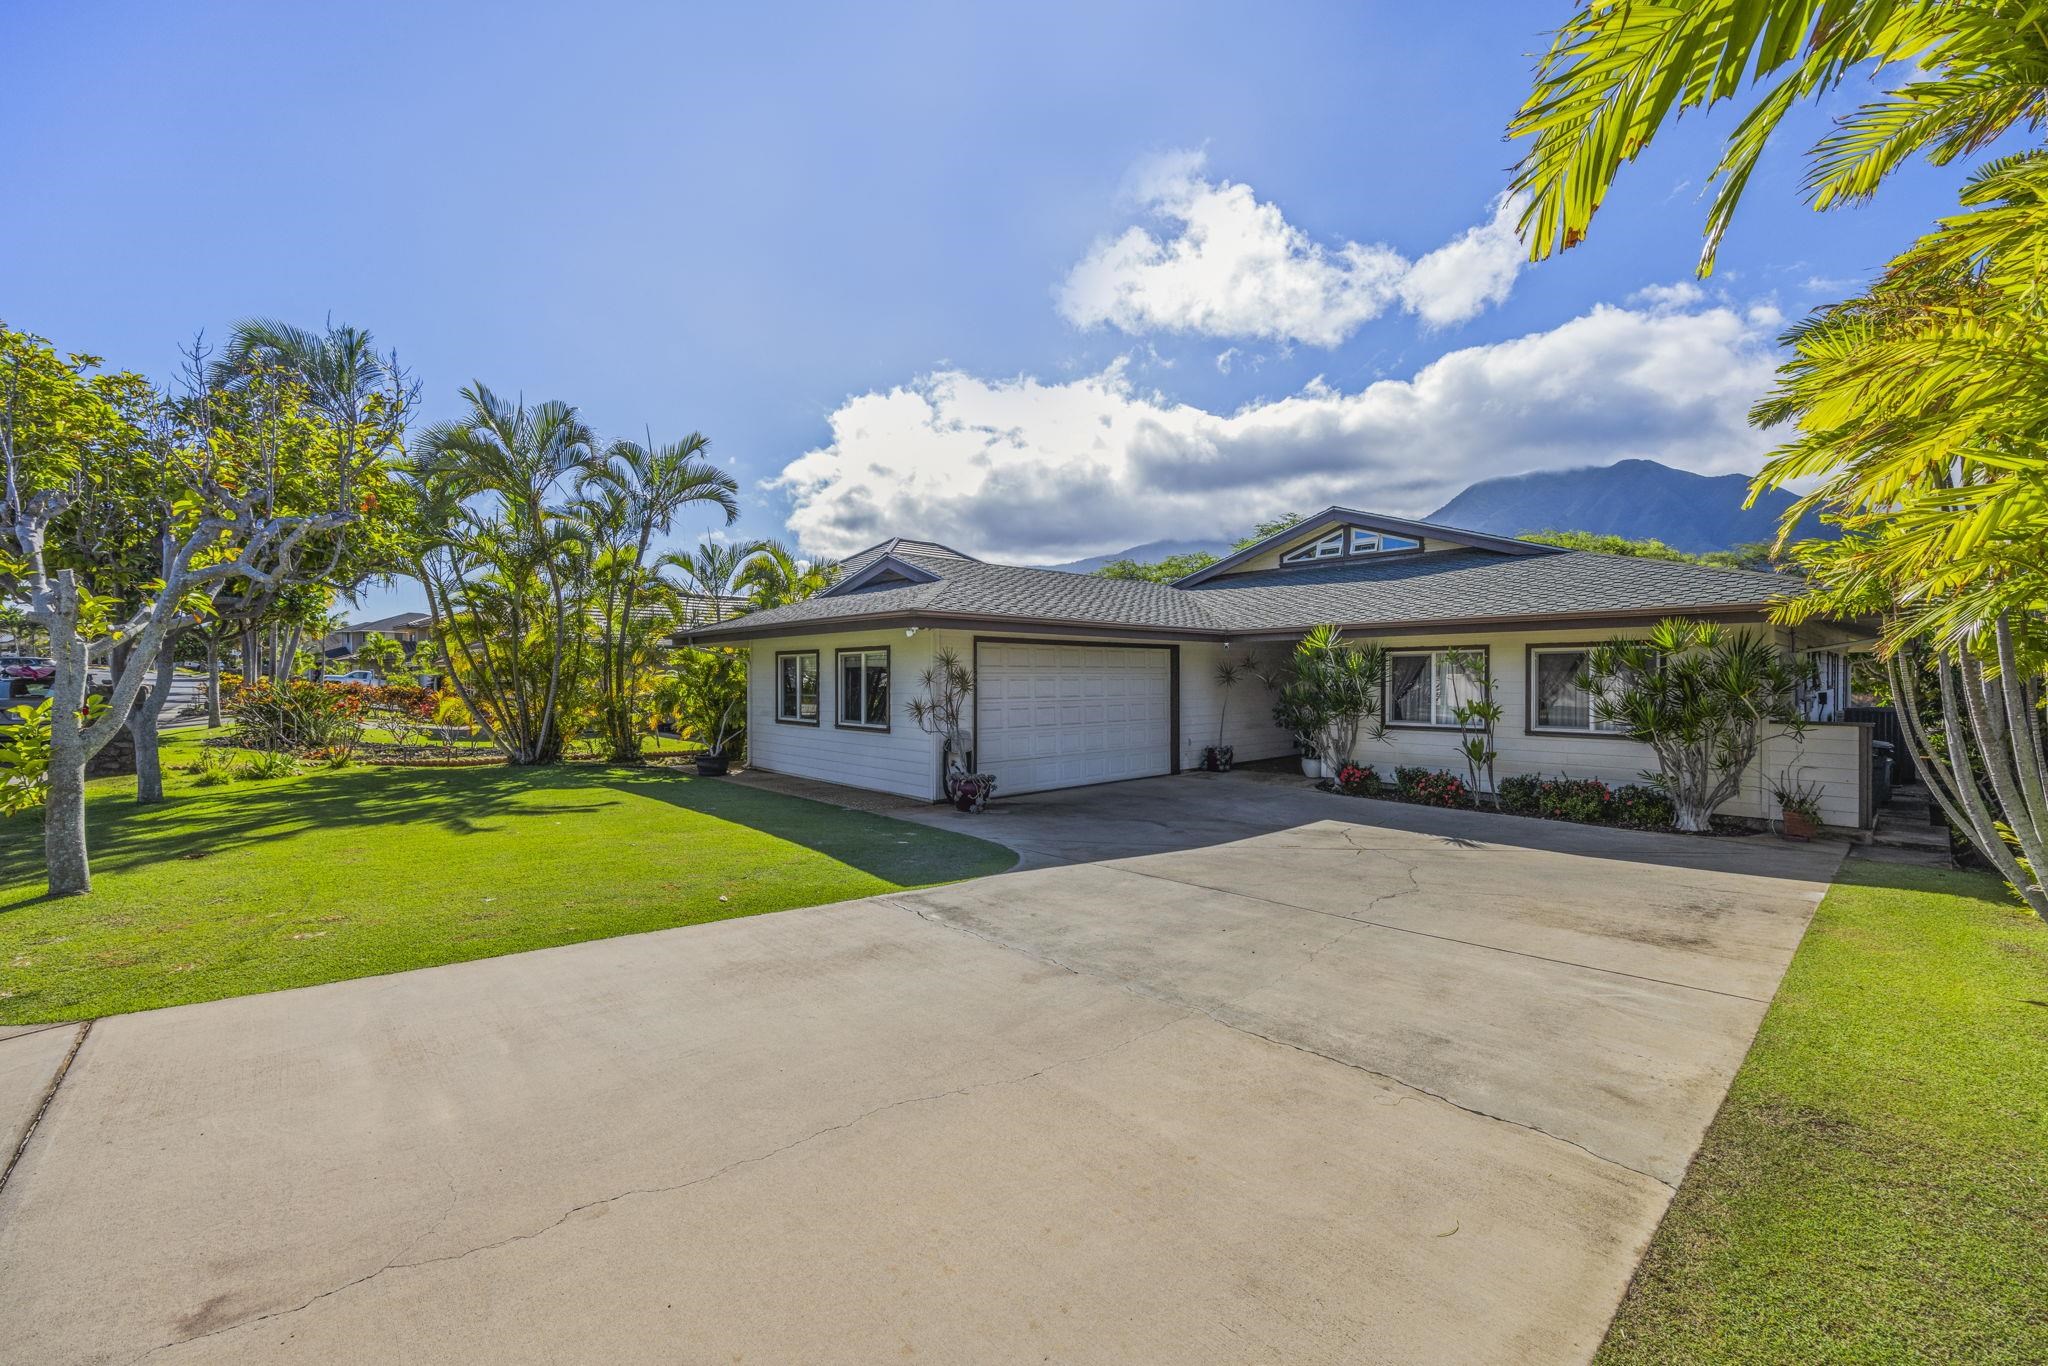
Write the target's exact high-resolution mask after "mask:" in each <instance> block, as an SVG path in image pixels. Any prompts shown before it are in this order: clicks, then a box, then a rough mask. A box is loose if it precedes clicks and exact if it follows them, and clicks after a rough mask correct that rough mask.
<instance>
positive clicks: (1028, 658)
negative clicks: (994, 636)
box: [976, 643, 1173, 792]
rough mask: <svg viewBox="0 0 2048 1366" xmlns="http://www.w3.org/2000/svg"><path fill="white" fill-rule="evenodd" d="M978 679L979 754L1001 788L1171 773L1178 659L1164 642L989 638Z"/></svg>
mask: <svg viewBox="0 0 2048 1366" xmlns="http://www.w3.org/2000/svg"><path fill="white" fill-rule="evenodd" d="M976 686H977V689H978V695H979V697H980V699H981V703H980V712H981V714H980V726H981V735H980V737H979V740H978V742H977V749H978V751H979V760H980V763H981V766H982V767H983V768H986V769H988V770H989V771H990V772H993V773H994V774H995V775H996V778H997V781H998V783H999V784H1000V790H1001V791H1004V792H1037V791H1043V790H1044V789H1047V788H1055V787H1074V786H1080V785H1082V784H1086V783H1104V782H1116V781H1119V780H1121V779H1125V778H1142V777H1150V776H1153V775H1156V774H1162V773H1168V772H1171V771H1172V766H1173V749H1172V746H1173V736H1172V712H1171V690H1172V667H1171V664H1170V655H1169V652H1168V651H1167V650H1166V649H1164V648H1160V647H1150V646H1147V647H1140V648H1134V649H1113V648H1108V647H1104V646H1084V645H1000V644H993V643H991V644H985V645H983V646H982V647H981V650H980V677H979V678H978V679H977V680H976ZM1027 699H1028V700H1027Z"/></svg>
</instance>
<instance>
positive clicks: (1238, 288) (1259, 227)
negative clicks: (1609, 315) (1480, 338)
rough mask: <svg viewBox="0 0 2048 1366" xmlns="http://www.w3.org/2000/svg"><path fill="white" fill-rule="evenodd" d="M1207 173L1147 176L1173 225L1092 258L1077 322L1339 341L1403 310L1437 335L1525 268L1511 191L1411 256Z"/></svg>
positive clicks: (1142, 192)
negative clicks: (1304, 220) (1323, 230)
mask: <svg viewBox="0 0 2048 1366" xmlns="http://www.w3.org/2000/svg"><path fill="white" fill-rule="evenodd" d="M1202 172H1203V156H1202V154H1201V153H1199V152H1177V153H1173V154H1172V155H1170V156H1166V157H1162V158H1159V159H1158V160H1156V161H1154V162H1151V163H1149V164H1148V165H1146V166H1144V167H1142V168H1141V169H1140V171H1139V172H1138V173H1137V175H1136V176H1135V177H1134V180H1133V185H1134V191H1135V194H1136V198H1137V200H1138V203H1139V205H1140V206H1141V207H1142V208H1143V209H1144V211H1145V212H1147V213H1149V214H1152V215H1154V216H1156V217H1158V218H1160V219H1163V220H1165V222H1166V223H1167V224H1168V225H1170V230H1169V231H1166V232H1165V233H1163V234H1155V233H1153V232H1151V231H1148V230H1147V229H1145V228H1142V227H1132V228H1129V229H1126V230H1125V231H1124V232H1123V233H1122V234H1121V235H1119V236H1117V237H1114V238H1110V239H1108V240H1106V241H1103V242H1099V243H1097V244H1096V245H1095V246H1094V247H1093V248H1092V249H1090V250H1089V252H1088V253H1087V254H1086V255H1085V256H1083V257H1082V258H1081V260H1080V261H1079V262H1077V263H1076V264H1075V266H1074V268H1073V269H1072V270H1071V271H1069V272H1068V274H1067V278H1066V280H1065V282H1064V283H1063V284H1062V285H1061V286H1060V288H1059V291H1058V298H1059V308H1060V312H1061V314H1062V315H1063V316H1065V317H1066V318H1067V319H1068V321H1070V322H1073V323H1075V324H1077V325H1079V326H1082V327H1094V326H1099V325H1101V324H1104V323H1107V324H1109V325H1111V326H1114V327H1117V328H1119V329H1121V330H1122V331H1125V332H1130V333H1143V332H1149V331H1169V332H1192V333H1199V334H1202V335H1205V336H1214V337H1256V338H1264V339H1268V340H1273V341H1286V342H1304V343H1307V344H1310V345H1314V346H1336V345H1338V344H1339V343H1341V342H1342V341H1343V340H1344V339H1345V338H1346V337H1349V336H1350V335H1351V334H1352V333H1354V332H1356V331H1357V330H1358V329H1359V328H1360V327H1362V326H1363V325H1364V324H1366V323H1368V322H1370V321H1371V320H1372V319H1374V318H1377V317H1379V316H1380V315H1381V314H1383V313H1385V312H1387V311H1388V310H1389V309H1392V308H1397V307H1398V308H1402V309H1405V310H1407V311H1408V312H1410V313H1413V314H1415V315H1416V316H1418V317H1420V318H1421V319H1422V320H1423V321H1424V322H1426V323H1428V324H1430V325H1431V326H1447V325H1449V324H1452V323H1457V322H1463V321H1465V320H1466V319H1468V318H1472V317H1476V316H1477V315H1478V314H1479V313H1480V312H1482V311H1483V310H1484V309H1485V308H1486V307H1487V306H1488V305H1490V304H1497V303H1500V302H1501V301H1502V300H1504V299H1506V298H1507V296H1508V292H1509V290H1510V289H1511V288H1513V286H1514V282H1515V276H1516V274H1517V273H1518V272H1519V271H1520V270H1521V267H1522V260H1523V255H1524V252H1523V248H1522V244H1521V242H1520V241H1519V240H1518V239H1517V237H1516V235H1515V220H1516V217H1517V214H1518V212H1519V206H1518V205H1517V204H1516V203H1514V202H1513V201H1512V200H1510V199H1509V198H1508V197H1507V196H1505V195H1503V196H1501V197H1500V198H1499V199H1497V200H1496V201H1495V202H1494V205H1493V209H1492V213H1491V215H1490V216H1489V218H1488V219H1487V221H1486V222H1484V223H1481V224H1479V225H1477V226H1475V227H1473V228H1470V229H1468V230H1466V231H1465V232H1464V233H1463V234H1461V235H1460V236H1458V237H1457V238H1455V239H1454V240H1452V241H1450V242H1447V243H1445V244H1444V245H1443V246H1441V247H1438V248H1436V249H1435V250H1434V251H1431V252H1429V253H1427V254H1426V255H1424V256H1422V257H1421V258H1419V259H1417V260H1413V261H1411V260H1409V259H1408V258H1407V257H1405V256H1403V255H1402V254H1401V253H1400V252H1398V251H1396V250H1394V249H1393V248H1392V247H1389V246H1385V245H1381V244H1376V243H1360V242H1345V243H1343V244H1342V245H1339V246H1334V247H1327V246H1324V245H1323V244H1322V243H1319V242H1316V241H1314V240H1313V239H1311V238H1310V237H1309V235H1308V234H1307V233H1306V232H1304V231H1302V230H1301V229H1300V228H1298V227H1296V226H1295V225H1293V224H1292V223H1289V222H1288V221H1287V219H1286V217H1285V216H1284V215H1283V214H1282V213H1281V212H1280V208H1279V206H1278V205H1276V204H1272V203H1270V202H1261V201H1260V200H1259V199H1258V197H1257V196H1256V195H1254V194H1253V193H1252V189H1251V187H1250V186H1249V185H1241V184H1235V183H1232V182H1230V181H1227V180H1224V181H1213V180H1210V179H1208V178H1207V177H1206V176H1204V175H1203V173H1202Z"/></svg>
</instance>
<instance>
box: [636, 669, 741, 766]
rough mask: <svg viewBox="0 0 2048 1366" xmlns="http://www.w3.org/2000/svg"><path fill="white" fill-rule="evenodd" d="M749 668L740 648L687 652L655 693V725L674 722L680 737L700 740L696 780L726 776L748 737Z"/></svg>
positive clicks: (653, 719) (653, 717)
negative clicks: (744, 739) (736, 751)
mask: <svg viewBox="0 0 2048 1366" xmlns="http://www.w3.org/2000/svg"><path fill="white" fill-rule="evenodd" d="M746 715H747V666H746V660H745V657H744V656H742V655H741V654H740V653H739V652H738V651H737V650H730V649H725V650H697V649H692V650H685V651H683V652H682V653H681V655H680V656H679V657H678V659H677V661H676V672H675V674H674V676H673V677H671V678H667V679H664V680H663V681H662V682H661V683H660V684H659V685H658V686H657V687H656V689H655V701H654V715H653V716H652V717H651V718H650V719H651V720H652V721H653V723H654V724H656V725H659V724H660V723H661V722H662V721H664V720H668V721H671V722H672V723H673V724H674V726H675V730H676V733H677V734H678V735H684V736H688V737H690V738H692V739H694V740H696V741H697V742H698V743H699V744H701V745H703V746H704V748H703V750H702V751H701V752H699V753H698V755H697V759H696V763H697V776H698V777H700V778H719V777H723V776H724V775H725V774H726V772H727V771H728V769H729V768H730V766H731V762H732V751H733V750H734V749H735V748H736V747H737V744H738V741H739V739H740V737H741V736H743V735H744V734H746Z"/></svg>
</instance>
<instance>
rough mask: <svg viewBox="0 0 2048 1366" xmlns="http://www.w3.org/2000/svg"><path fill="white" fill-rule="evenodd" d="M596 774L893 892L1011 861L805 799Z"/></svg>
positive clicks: (702, 782)
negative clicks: (891, 886) (839, 866)
mask: <svg viewBox="0 0 2048 1366" xmlns="http://www.w3.org/2000/svg"><path fill="white" fill-rule="evenodd" d="M603 772H604V774H605V781H606V783H607V784H609V785H610V786H611V787H613V788H616V789H617V790H619V791H621V792H630V793H632V794H633V795H634V796H638V797H651V798H653V799H654V800H655V801H660V802H667V803H668V804H669V805H671V806H679V807H682V808H684V809H685V810H689V811H696V812H699V813H701V814H703V815H706V816H710V817H712V818H714V819H716V820H722V821H731V822H732V823H733V824H735V825H744V826H747V827H748V828H750V829H753V830H758V831H760V832H761V833H762V834H764V835H773V836H774V837H775V838H777V839H780V840H787V841H788V842H789V843H791V844H800V845H802V846H803V847H805V848H806V849H809V850H812V851H813V852H815V853H819V854H823V855H825V857H827V858H829V859H833V860H835V861H836V862H839V863H843V864H845V865H846V866H847V867H849V868H857V869H859V870H860V871H861V872H864V873H867V874H870V875H871V876H874V877H878V878H881V879H882V880H883V881H885V882H893V883H896V884H898V885H899V886H909V885H913V884H917V883H928V882H946V881H952V880H954V879H957V878H964V877H980V876H983V875H986V874H988V873H999V872H1002V871H1003V870H1005V869H1007V868H1009V867H1011V866H1012V865H1013V864H1015V863H1016V861H1017V856H1016V854H1015V853H1014V852H1012V851H1011V850H1009V849H1007V848H1005V847H1004V846H1002V845H1000V844H995V843H993V842H991V841H989V840H985V839H980V838H978V837H976V836H972V835H966V834H955V833H954V832H952V831H949V830H939V829H935V828H933V827H931V826H929V825H923V824H918V823H915V822H911V821H901V820H897V819H896V818H895V817H893V816H883V815H879V814H876V813H874V812H870V811H856V810H853V809H852V808H849V807H842V806H833V805H831V804H829V803H826V802H815V801H812V800H810V799H809V798H806V797H792V796H786V795H784V794H782V793H778V792H767V791H763V790H762V789H760V788H758V787H747V786H743V785H741V784H738V783H725V782H721V781H719V780H718V779H715V778H705V779H689V778H686V779H683V780H681V781H678V780H677V776H676V775H675V773H674V772H673V771H664V770H661V769H649V768H640V769H635V768H607V769H605V770H603Z"/></svg>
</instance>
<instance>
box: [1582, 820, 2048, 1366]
mask: <svg viewBox="0 0 2048 1366" xmlns="http://www.w3.org/2000/svg"><path fill="white" fill-rule="evenodd" d="M2044 1155H2048V927H2044V926H2043V925H2042V924H2041V923H2040V921H2038V920H2037V919H2035V917H2034V916H2033V915H2032V914H2031V913H2029V912H2027V911H2026V910H2025V909H2023V908H2022V907H2020V906H2019V905H2018V903H2017V902H2016V901H2014V900H2013V899H2012V898H2011V897H2010V896H2009V895H2008V894H2007V892H2006V891H2005V889H2004V888H2003V887H2001V886H2000V885H1999V884H1998V883H1997V882H1996V881H1995V880H1994V879H1991V878H1986V877H1980V876H1976V875H1972V874H1965V873H1950V872H1943V871H1937V870H1927V869H1918V868H1902V867H1894V866H1888V865H1883V864H1875V863H1867V862H1861V861H1855V860H1852V861H1850V862H1848V863H1846V864H1844V865H1843V870H1842V876H1841V878H1840V879H1839V880H1838V881H1837V882H1836V884H1835V886H1834V888H1833V889H1832V890H1831V891H1830V892H1829V893H1828V895H1827V899H1826V900H1825V901H1824V902H1823V903H1822V905H1821V907H1820V909H1819V911H1818V913H1817V914H1816V916H1815V918H1814V921H1813V925H1812V927H1811V928H1810V929H1809V930H1808V931H1807V934H1806V940H1805V942H1804V944H1803V945H1802V946H1801V947H1800V949H1799V953H1798V955H1797V956H1796V957H1795V958H1794V959H1793V961H1792V966H1791V969H1790V971H1789V972H1788V973H1787V974H1786V977H1785V982H1784V985H1783V987H1782V988H1781V989H1780V990H1779V992H1778V996H1777V999H1776V1001H1775V1002H1774V1003H1773V1004H1772V1006H1771V1009H1770V1012H1769V1014H1768V1015H1767V1016H1766V1017H1765V1019H1764V1022H1763V1027H1762V1029H1761V1031H1760V1032H1759V1033H1758V1035H1757V1040H1756V1045H1755V1047H1754V1048H1753V1049H1752V1051H1751V1052H1750V1055H1749V1058H1748V1060H1747V1061H1745V1062H1744V1064H1743V1066H1742V1070H1741V1072H1740V1073H1739V1074H1738V1075H1737V1077H1736V1079H1735V1084H1734V1086H1733V1087H1732V1088H1731V1089H1730V1091H1729V1094H1728V1099H1727V1101H1726V1103H1725V1104H1724V1105H1723V1107H1722V1109H1721V1113H1720V1115H1719V1116H1718V1117H1717V1118H1716V1119H1715V1121H1714V1124H1713V1127H1712V1128H1711V1130H1709V1132H1708V1134H1707V1138H1706V1142H1705V1144H1704V1146H1703V1147H1702V1149H1701V1151H1700V1154H1699V1156H1698V1158H1696V1159H1695V1160H1694V1162H1693V1166H1692V1169H1691V1171H1690V1172H1689V1173H1688V1174H1687V1176H1686V1178H1685V1181H1684V1182H1683V1183H1682V1185H1681V1186H1680V1188H1679V1191H1678V1196H1677V1198H1676V1200H1675V1201H1674V1202H1673V1204H1672V1207H1671V1211H1670V1213H1669V1214H1668V1215H1666V1217H1665V1219H1664V1223H1663V1226H1662V1227H1661V1228H1660V1229H1658V1231H1657V1236H1656V1238H1655V1240H1654V1241H1653V1242H1652V1244H1651V1247H1650V1252H1649V1256H1648V1258H1647V1259H1646V1260H1645V1262H1644V1264H1643V1267H1642V1269H1641V1271H1640V1272H1639V1273H1638V1274H1637V1277H1636V1280H1635V1283H1634V1284H1633V1285H1632V1286H1631V1287H1630V1289H1629V1293H1628V1296H1627V1298H1626V1300H1625V1301H1624V1302H1623V1304H1622V1307H1621V1312H1620V1313H1619V1315H1617V1317H1616V1318H1615V1321H1614V1324H1613V1326H1612V1328H1611V1329H1610V1331H1609V1333H1608V1337H1607V1341H1606V1343H1605V1345H1604V1346H1603V1347H1602V1348H1601V1351H1600V1355H1599V1357H1598V1360H1599V1361H1601V1362H1605V1363H1624V1362H1628V1363H1634V1362H1672V1363H1677V1362H1685V1363H1706V1362H1759V1363H1761V1362H1773V1363H1776V1362H1801V1363H1815V1362H1879V1361H1883V1362H1892V1361H1955V1362H1963V1361H1968V1362H2022V1361H2024V1362H2040V1361H2044V1360H2048V1156H2044Z"/></svg>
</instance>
